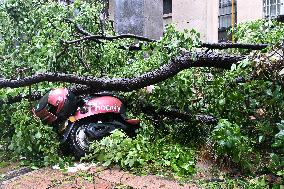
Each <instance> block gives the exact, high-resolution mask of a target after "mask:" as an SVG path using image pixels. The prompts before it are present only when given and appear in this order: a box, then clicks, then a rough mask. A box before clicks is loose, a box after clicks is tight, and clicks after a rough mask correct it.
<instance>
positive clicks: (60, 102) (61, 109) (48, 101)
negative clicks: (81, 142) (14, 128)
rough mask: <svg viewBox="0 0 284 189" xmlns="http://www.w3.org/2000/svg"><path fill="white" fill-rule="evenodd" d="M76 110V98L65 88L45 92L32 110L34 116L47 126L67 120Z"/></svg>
mask: <svg viewBox="0 0 284 189" xmlns="http://www.w3.org/2000/svg"><path fill="white" fill-rule="evenodd" d="M76 109H77V100H76V96H75V95H74V94H73V93H72V92H71V91H68V89H66V88H57V89H52V90H50V91H49V92H47V93H46V94H45V95H44V96H43V97H42V98H41V99H40V100H39V102H38V104H37V106H36V108H34V109H33V112H34V114H35V115H36V116H37V117H39V118H40V119H41V120H42V121H44V122H47V123H49V124H52V123H56V122H58V123H59V122H61V121H64V120H65V119H67V117H68V116H70V115H71V114H73V113H74V112H75V111H76Z"/></svg>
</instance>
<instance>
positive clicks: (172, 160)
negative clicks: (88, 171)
mask: <svg viewBox="0 0 284 189" xmlns="http://www.w3.org/2000/svg"><path fill="white" fill-rule="evenodd" d="M153 142H154V143H153ZM91 151H92V153H91V154H90V155H88V156H87V159H89V160H94V161H99V162H101V163H103V165H104V166H109V165H110V164H118V165H120V166H121V167H122V168H141V169H145V168H146V169H147V168H149V169H150V170H151V171H153V172H157V171H161V172H162V171H165V170H170V171H172V172H174V173H176V174H178V175H182V176H184V175H188V174H192V173H193V172H194V165H195V163H194V153H193V151H192V150H190V149H188V148H186V147H182V146H180V145H178V144H173V143H171V141H168V140H167V139H166V138H162V139H156V140H155V141H150V140H149V138H147V137H145V136H142V135H138V136H137V138H135V139H131V138H128V137H127V136H126V135H125V133H123V132H121V131H119V130H116V131H114V132H113V133H112V135H110V136H109V137H105V138H103V139H102V140H101V141H96V142H94V143H93V144H92V145H91ZM144 171H145V170H144Z"/></svg>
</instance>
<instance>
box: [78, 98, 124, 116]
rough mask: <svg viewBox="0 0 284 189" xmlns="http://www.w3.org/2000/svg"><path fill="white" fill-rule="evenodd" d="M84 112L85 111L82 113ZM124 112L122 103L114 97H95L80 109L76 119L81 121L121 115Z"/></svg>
mask: <svg viewBox="0 0 284 189" xmlns="http://www.w3.org/2000/svg"><path fill="white" fill-rule="evenodd" d="M82 110H83V111H82ZM123 111H124V107H123V104H122V102H121V101H120V100H119V99H118V98H115V97H112V96H102V97H94V98H92V99H90V100H88V101H87V102H86V103H85V104H84V106H83V107H81V108H79V109H78V110H77V111H76V113H75V115H74V117H75V119H76V120H80V119H83V118H86V117H89V116H93V115H97V114H105V113H116V114H121V113H123Z"/></svg>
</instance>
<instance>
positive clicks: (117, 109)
mask: <svg viewBox="0 0 284 189" xmlns="http://www.w3.org/2000/svg"><path fill="white" fill-rule="evenodd" d="M88 109H89V111H90V110H91V109H95V111H109V112H111V111H114V112H120V106H118V105H116V104H115V105H112V106H111V105H101V104H98V103H96V102H95V103H89V104H88Z"/></svg>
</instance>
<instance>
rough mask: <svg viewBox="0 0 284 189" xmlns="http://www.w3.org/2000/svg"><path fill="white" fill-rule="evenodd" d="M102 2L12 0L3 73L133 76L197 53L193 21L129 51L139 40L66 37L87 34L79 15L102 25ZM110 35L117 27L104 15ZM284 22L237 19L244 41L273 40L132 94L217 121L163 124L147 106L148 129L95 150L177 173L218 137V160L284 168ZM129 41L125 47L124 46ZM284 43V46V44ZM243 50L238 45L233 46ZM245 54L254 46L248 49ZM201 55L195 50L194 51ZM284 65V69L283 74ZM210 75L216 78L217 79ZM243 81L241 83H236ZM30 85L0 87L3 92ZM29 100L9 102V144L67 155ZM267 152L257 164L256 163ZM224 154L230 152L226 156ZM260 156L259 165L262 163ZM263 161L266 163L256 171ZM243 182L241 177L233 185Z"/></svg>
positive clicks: (49, 157)
mask: <svg viewBox="0 0 284 189" xmlns="http://www.w3.org/2000/svg"><path fill="white" fill-rule="evenodd" d="M102 7H103V5H102V4H101V3H98V2H91V3H85V2H79V1H76V2H75V3H74V4H72V5H69V6H65V5H62V4H60V3H55V2H52V1H48V0H45V1H44V0H39V1H34V0H6V1H1V3H0V28H1V30H0V60H1V67H0V73H1V76H4V77H7V78H13V79H16V78H21V77H24V76H27V75H29V74H31V73H36V72H49V71H52V72H63V73H75V74H79V75H93V76H97V77H131V76H135V75H136V74H141V73H144V72H146V71H149V70H152V69H154V68H157V67H159V66H161V65H163V64H166V63H168V62H169V61H171V59H173V58H175V56H177V55H178V54H179V53H180V52H182V51H184V50H187V51H191V52H193V51H194V50H195V49H196V47H198V46H199V44H200V39H199V38H200V36H199V34H198V33H197V32H195V31H194V30H191V31H185V32H178V31H176V30H175V29H174V27H173V26H169V27H168V28H167V30H166V31H165V34H164V37H163V38H162V39H161V40H160V41H158V42H151V43H148V42H140V44H139V45H140V46H141V47H142V50H141V51H131V50H128V49H127V48H128V47H129V46H130V45H137V44H136V41H135V40H131V39H120V40H116V41H103V43H102V44H101V43H97V42H95V41H85V42H84V43H80V44H76V45H68V43H66V42H68V41H72V40H74V39H77V38H78V37H80V36H79V33H78V32H77V31H76V30H75V27H74V24H72V23H70V22H68V21H66V19H72V20H74V22H75V23H77V24H79V25H80V26H82V27H83V28H85V29H86V30H88V31H89V32H91V33H93V34H99V33H101V32H102V31H101V27H100V23H99V20H98V18H99V14H100V11H101V9H102ZM104 27H105V34H106V35H115V33H114V32H113V30H112V27H111V24H110V23H109V22H106V24H105V26H104ZM283 29H284V27H283V24H281V23H277V22H271V21H269V22H267V21H263V20H260V21H256V22H251V23H246V24H243V25H240V26H238V27H237V29H236V31H233V32H235V34H234V35H235V38H236V39H237V40H238V42H242V43H269V44H273V45H275V46H272V47H270V48H268V49H266V51H263V52H251V54H250V55H249V56H248V58H247V59H246V60H243V61H242V62H240V64H238V65H234V66H233V67H232V69H231V70H229V71H220V70H216V69H207V68H197V69H191V70H185V71H182V72H180V73H179V74H178V75H177V76H175V77H173V78H170V79H168V80H166V81H164V82H161V83H159V84H157V85H155V89H154V91H153V93H151V94H148V93H146V92H145V91H144V90H139V91H135V92H133V93H127V94H126V96H127V97H128V99H130V100H132V102H131V103H132V104H134V107H135V104H136V102H137V100H138V99H141V98H142V99H144V100H146V101H147V102H151V103H152V104H154V105H156V106H157V107H159V106H165V107H167V108H177V109H180V110H184V111H185V112H188V113H192V114H196V113H204V114H205V113H206V114H211V115H214V116H216V117H217V118H218V119H220V120H221V121H220V122H219V124H218V125H217V126H216V127H215V128H214V127H212V126H207V125H204V124H201V123H195V122H181V121H180V120H170V119H166V118H165V119H161V120H159V122H160V125H161V127H163V129H165V130H167V132H161V131H157V129H155V128H154V127H155V126H156V123H154V122H153V120H151V121H149V120H148V119H149V118H148V117H146V116H144V115H143V118H142V123H143V124H144V125H143V129H142V130H141V133H140V135H138V137H137V138H136V139H131V138H128V137H126V136H125V134H124V133H122V132H120V131H116V132H114V133H113V134H112V135H111V136H109V137H107V138H104V139H103V140H101V141H96V142H94V144H93V145H92V150H93V152H92V153H91V155H90V156H89V157H88V158H89V159H91V160H92V161H99V162H102V163H104V164H105V165H113V164H119V165H120V166H121V167H123V168H128V169H142V168H144V167H147V168H148V169H149V170H150V171H153V172H160V171H161V172H162V170H164V169H165V170H168V171H172V172H174V173H176V174H178V175H188V174H191V173H194V162H195V158H194V156H195V154H194V153H193V151H195V150H193V148H196V150H198V149H199V148H200V147H201V146H203V145H204V143H206V142H208V141H207V140H208V139H210V140H212V141H211V142H213V144H214V146H213V147H214V153H215V155H217V157H218V159H219V160H226V161H229V162H231V161H232V162H233V163H234V166H239V167H241V168H242V169H246V170H247V169H249V170H255V171H266V172H267V171H268V172H273V173H275V174H278V175H279V176H281V175H283V158H284V156H283V108H284V101H283V95H282V94H283V90H284V89H283V77H282V75H283V69H284V65H283V51H282V48H281V47H280V45H281V43H282V40H283V37H284V36H283V34H284V32H283ZM121 47H124V48H121ZM279 47H280V48H279ZM230 52H233V53H234V52H235V51H230ZM240 52H241V53H246V52H242V51H240ZM192 58H194V55H193V57H192ZM281 73H282V74H281ZM209 77H210V78H209ZM238 80H242V82H238ZM61 85H62V84H58V83H53V84H51V83H47V82H46V83H41V84H39V85H36V86H32V87H31V90H32V91H33V90H39V91H44V90H46V89H49V88H51V87H58V86H61ZM19 92H20V93H22V94H25V95H26V94H28V93H29V90H28V89H26V88H24V89H5V90H4V89H1V90H0V97H1V99H4V100H5V99H7V98H8V97H9V96H15V95H16V94H18V93H19ZM29 109H30V104H29V103H28V102H26V101H23V102H22V103H21V104H16V105H1V109H0V114H1V116H0V124H1V126H2V128H3V129H1V143H0V145H1V147H4V150H9V149H7V145H8V144H10V150H12V151H13V152H15V153H17V154H18V156H24V157H26V158H28V159H31V160H33V161H38V160H40V161H43V162H45V164H48V163H54V162H58V161H61V160H62V159H61V158H59V157H58V151H59V144H58V142H57V136H56V132H54V131H53V128H49V127H47V126H45V125H42V124H41V123H39V122H37V121H36V120H34V119H32V118H31V114H30V111H29ZM258 157H259V162H257V163H258V165H254V163H256V162H255V161H252V159H257V160H258ZM220 162H222V161H220ZM259 165H261V166H259ZM256 169H258V170H256ZM234 184H235V183H233V185H234Z"/></svg>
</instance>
